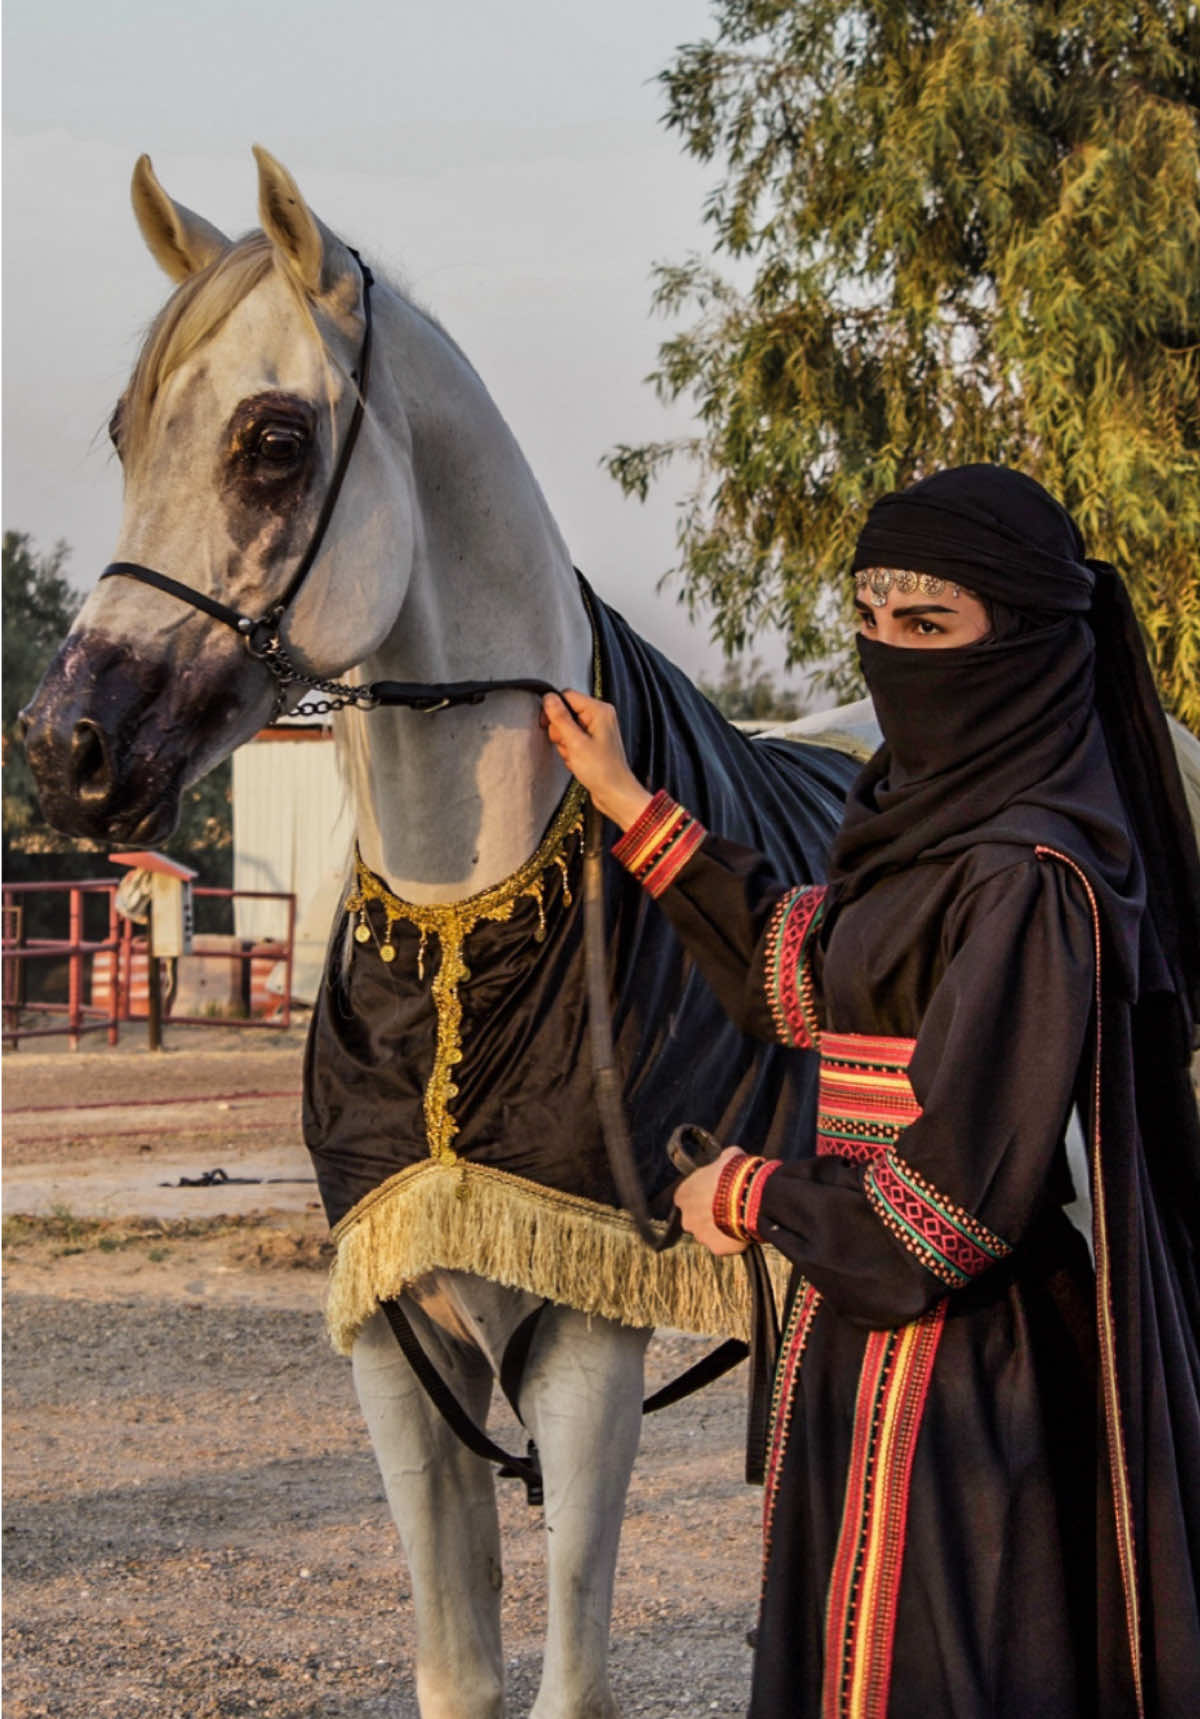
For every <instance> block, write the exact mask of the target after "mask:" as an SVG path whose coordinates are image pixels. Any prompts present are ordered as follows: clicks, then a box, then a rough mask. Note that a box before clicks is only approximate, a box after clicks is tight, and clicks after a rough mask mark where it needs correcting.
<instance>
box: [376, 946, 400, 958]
mask: <svg viewBox="0 0 1200 1719" xmlns="http://www.w3.org/2000/svg"><path fill="white" fill-rule="evenodd" d="M379 959H380V960H381V961H394V960H395V959H396V951H395V950H394V949H393V948H392V946H391V944H390V943H385V944H384V945H383V947H382V948H381V949H380V951H379Z"/></svg>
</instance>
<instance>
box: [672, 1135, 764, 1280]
mask: <svg viewBox="0 0 1200 1719" xmlns="http://www.w3.org/2000/svg"><path fill="white" fill-rule="evenodd" d="M740 1154H741V1148H740V1147H738V1146H726V1148H725V1150H724V1151H723V1152H722V1153H721V1156H720V1157H719V1158H714V1159H713V1161H712V1163H711V1164H705V1165H704V1166H703V1168H702V1169H699V1170H693V1171H692V1174H691V1175H690V1176H685V1177H684V1179H683V1181H682V1182H680V1184H679V1186H678V1187H677V1188H676V1190H675V1204H676V1205H677V1206H678V1207H679V1215H680V1217H681V1218H682V1220H683V1227H684V1229H685V1230H686V1231H687V1232H688V1234H689V1235H693V1236H695V1238H696V1240H697V1241H698V1242H703V1243H704V1246H705V1247H706V1248H707V1249H708V1250H709V1252H710V1253H716V1254H726V1253H745V1251H746V1249H747V1248H748V1247H749V1245H750V1244H749V1242H743V1241H734V1239H733V1237H732V1236H727V1235H726V1234H725V1232H724V1230H719V1229H718V1228H717V1226H716V1224H715V1223H714V1222H713V1215H712V1208H713V1199H714V1197H715V1195H716V1192H717V1183H718V1182H719V1181H720V1179H721V1171H722V1170H723V1169H724V1168H725V1166H726V1164H728V1162H729V1160H730V1158H732V1157H738V1156H740Z"/></svg>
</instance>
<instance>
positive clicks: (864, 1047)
mask: <svg viewBox="0 0 1200 1719" xmlns="http://www.w3.org/2000/svg"><path fill="white" fill-rule="evenodd" d="M916 1044H917V1041H916V1039H893V1038H882V1037H876V1036H874V1035H872V1034H868V1033H830V1032H825V1033H822V1034H821V1085H820V1091H819V1095H818V1098H817V1151H818V1153H820V1154H826V1153H835V1154H836V1155H837V1156H838V1157H839V1158H852V1159H854V1160H855V1161H856V1162H857V1163H860V1164H868V1163H871V1162H872V1161H873V1160H874V1159H876V1158H880V1157H882V1156H883V1154H884V1153H885V1152H887V1151H888V1150H889V1149H890V1148H891V1147H893V1146H894V1145H895V1144H896V1142H897V1140H898V1139H899V1138H900V1135H901V1133H902V1132H903V1131H904V1129H905V1128H907V1127H908V1125H909V1123H910V1122H915V1121H916V1120H917V1117H918V1116H920V1114H921V1106H920V1105H919V1104H918V1103H917V1100H916V1097H915V1095H914V1093H913V1089H912V1087H911V1086H910V1085H909V1080H908V1065H909V1062H910V1060H911V1058H912V1053H913V1051H914V1050H915V1049H916Z"/></svg>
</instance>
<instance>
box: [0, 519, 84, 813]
mask: <svg viewBox="0 0 1200 1719" xmlns="http://www.w3.org/2000/svg"><path fill="white" fill-rule="evenodd" d="M68 553H69V551H68V549H67V546H66V544H65V543H56V544H55V546H54V548H53V549H52V550H51V551H50V552H49V553H48V554H39V553H38V551H37V550H36V549H35V548H34V547H33V543H32V541H31V539H30V537H29V535H28V533H27V532H24V531H6V532H5V533H4V545H3V554H2V563H0V565H2V572H0V579H2V585H0V597H2V600H3V610H4V627H3V633H2V634H0V661H2V666H3V675H4V681H3V690H2V692H0V699H2V703H3V716H4V739H3V746H4V752H3V758H4V833H5V839H6V841H13V842H18V843H19V842H22V841H23V840H26V839H29V838H30V837H31V836H32V835H33V833H34V831H35V830H36V828H37V826H38V824H39V823H40V822H41V820H40V816H39V813H38V809H37V795H36V794H35V792H34V787H33V776H32V774H31V772H30V769H29V764H28V762H27V761H26V758H25V748H24V747H23V746H22V745H21V740H20V736H19V734H18V731H17V718H18V716H19V714H20V711H21V708H22V706H23V705H25V704H27V703H28V701H29V699H30V698H31V697H32V696H33V693H34V691H35V690H36V688H37V684H38V682H39V681H40V680H41V678H42V675H43V674H44V673H45V671H46V668H47V666H48V664H49V662H50V658H51V657H52V656H53V655H54V653H55V651H56V650H57V649H58V647H59V645H60V644H61V642H62V639H63V637H64V635H65V633H66V631H67V628H68V627H69V626H70V625H71V622H72V620H73V619H74V618H75V611H76V609H78V607H79V605H80V602H81V601H82V599H81V598H80V595H79V593H78V591H75V590H73V589H72V587H71V584H70V582H69V580H68V579H67V577H66V575H65V574H64V572H63V567H64V565H65V563H66V560H67V555H68Z"/></svg>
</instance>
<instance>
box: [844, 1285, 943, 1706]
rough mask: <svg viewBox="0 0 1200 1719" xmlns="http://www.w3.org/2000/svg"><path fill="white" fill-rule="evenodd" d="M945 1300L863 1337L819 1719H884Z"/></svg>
mask: <svg viewBox="0 0 1200 1719" xmlns="http://www.w3.org/2000/svg"><path fill="white" fill-rule="evenodd" d="M945 1318H946V1303H945V1302H944V1301H940V1302H938V1304H937V1306H936V1307H934V1308H931V1309H930V1311H929V1312H928V1313H926V1314H924V1315H923V1317H922V1318H920V1319H918V1320H916V1321H914V1323H913V1324H911V1325H902V1326H900V1327H899V1328H898V1329H897V1330H892V1331H872V1332H871V1333H870V1334H869V1336H868V1337H867V1341H866V1348H865V1351H864V1354H863V1364H862V1371H861V1373H860V1374H859V1381H858V1399H857V1402H856V1404H855V1409H854V1438H853V1441H852V1444H851V1449H850V1466H849V1470H848V1472H847V1476H846V1496H845V1502H844V1505H843V1509H842V1525H841V1529H840V1531H839V1534H838V1545H837V1552H836V1553H835V1555H834V1560H833V1573H832V1575H831V1577H830V1582H829V1598H828V1602H827V1607H826V1614H825V1670H824V1681H823V1685H822V1694H821V1716H822V1719H884V1716H885V1715H886V1713H887V1706H888V1694H889V1690H890V1685H891V1676H892V1645H893V1642H894V1639H895V1631H896V1606H897V1602H898V1600H899V1596H900V1574H901V1569H902V1566H903V1562H904V1540H905V1533H906V1529H907V1525H908V1495H909V1481H910V1478H911V1475H912V1463H913V1453H914V1451H915V1450H916V1445H917V1435H918V1434H919V1432H920V1430H921V1419H922V1416H923V1414H924V1410H925V1399H926V1397H927V1396H928V1393H929V1381H930V1379H931V1377H932V1375H933V1363H934V1360H935V1358H936V1356H937V1350H938V1344H939V1342H940V1340H941V1335H942V1327H943V1324H944V1322H945Z"/></svg>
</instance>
